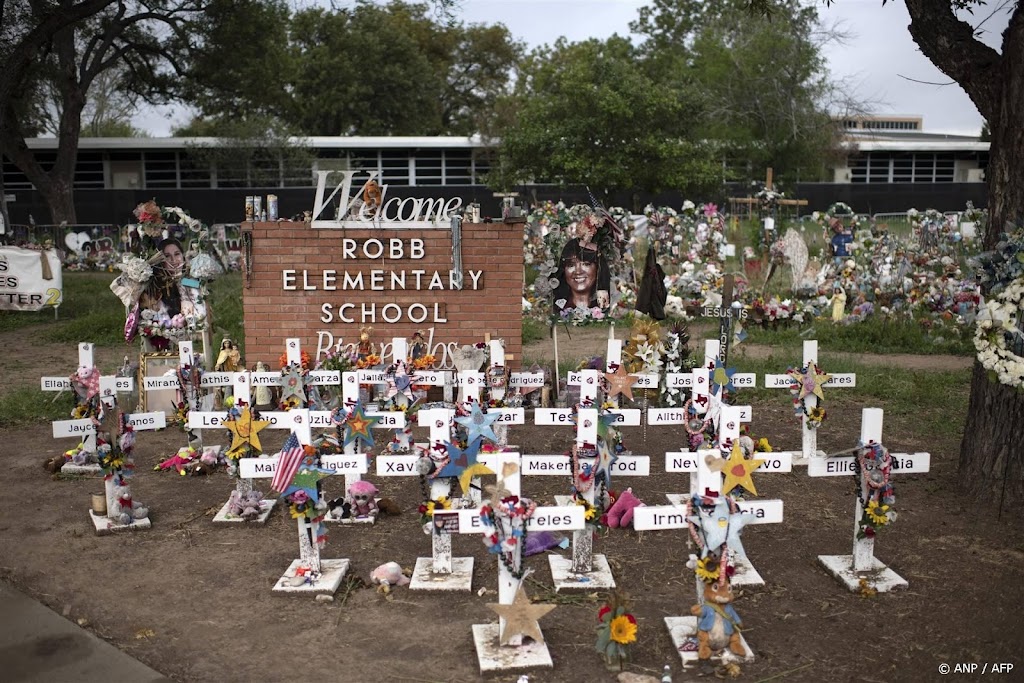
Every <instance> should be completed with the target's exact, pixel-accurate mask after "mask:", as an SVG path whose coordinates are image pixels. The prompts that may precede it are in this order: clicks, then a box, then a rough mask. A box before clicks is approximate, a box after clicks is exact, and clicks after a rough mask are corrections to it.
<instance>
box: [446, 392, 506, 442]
mask: <svg viewBox="0 0 1024 683" xmlns="http://www.w3.org/2000/svg"><path fill="white" fill-rule="evenodd" d="M499 417H500V415H499V414H498V413H485V412H484V411H483V410H481V409H480V404H479V403H477V402H475V401H474V402H473V407H472V408H470V411H469V415H465V416H463V417H457V418H455V421H456V422H458V423H459V424H460V425H462V426H464V427H465V428H466V441H468V442H470V443H472V442H473V441H476V440H477V439H487V440H488V441H490V442H491V443H497V442H498V435H497V434H495V433H494V423H495V422H497V421H498V418H499Z"/></svg>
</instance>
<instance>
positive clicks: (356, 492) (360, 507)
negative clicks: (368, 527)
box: [345, 479, 377, 519]
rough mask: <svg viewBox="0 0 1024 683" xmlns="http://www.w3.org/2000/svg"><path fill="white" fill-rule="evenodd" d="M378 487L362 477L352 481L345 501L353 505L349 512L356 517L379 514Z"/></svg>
mask: <svg viewBox="0 0 1024 683" xmlns="http://www.w3.org/2000/svg"><path fill="white" fill-rule="evenodd" d="M376 495H377V487H376V486H374V485H373V484H371V483H370V482H368V481H366V480H365V479H360V480H359V481H355V482H352V484H350V485H349V487H348V490H347V491H346V493H345V502H346V503H348V504H349V505H350V506H351V509H350V511H349V513H350V514H351V515H352V517H354V518H356V519H360V518H366V517H376V516H377V501H376V499H375V498H374V496H376Z"/></svg>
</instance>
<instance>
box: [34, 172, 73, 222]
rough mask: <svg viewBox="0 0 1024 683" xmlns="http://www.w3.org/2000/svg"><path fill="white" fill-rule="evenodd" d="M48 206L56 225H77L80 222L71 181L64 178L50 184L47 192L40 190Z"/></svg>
mask: <svg viewBox="0 0 1024 683" xmlns="http://www.w3.org/2000/svg"><path fill="white" fill-rule="evenodd" d="M40 194H41V195H42V196H43V199H45V200H46V205H47V206H48V207H50V219H51V220H52V222H53V223H54V224H55V225H59V224H61V223H67V224H68V225H75V224H76V223H77V222H78V218H77V214H76V213H75V195H74V192H73V191H72V189H71V181H70V180H66V179H64V178H60V179H55V180H54V181H53V182H52V183H49V185H48V186H47V190H46V191H42V190H40Z"/></svg>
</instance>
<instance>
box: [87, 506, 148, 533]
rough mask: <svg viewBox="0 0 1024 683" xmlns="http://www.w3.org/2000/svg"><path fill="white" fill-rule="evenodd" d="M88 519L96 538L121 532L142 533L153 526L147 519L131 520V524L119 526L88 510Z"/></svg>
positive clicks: (107, 518)
mask: <svg viewBox="0 0 1024 683" xmlns="http://www.w3.org/2000/svg"><path fill="white" fill-rule="evenodd" d="M89 518H90V519H92V525H93V527H95V529H96V535H97V536H108V535H110V534H115V533H118V532H121V531H142V530H144V529H149V528H152V526H153V524H152V523H151V522H150V521H149V517H143V518H142V519H136V520H133V521H132V523H131V524H119V523H117V522H115V521H114V520H112V519H111V518H109V517H107V516H106V515H97V514H96V513H95V512H93V511H92V510H89Z"/></svg>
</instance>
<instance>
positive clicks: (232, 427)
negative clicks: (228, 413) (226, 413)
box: [224, 406, 270, 455]
mask: <svg viewBox="0 0 1024 683" xmlns="http://www.w3.org/2000/svg"><path fill="white" fill-rule="evenodd" d="M224 426H225V427H226V428H227V430H228V431H229V432H231V447H230V448H228V455H233V454H235V453H241V452H242V450H244V449H245V447H246V446H251V447H252V448H253V449H254V450H257V451H261V452H262V451H263V445H262V444H260V432H261V431H263V430H264V429H266V428H267V427H269V426H270V422H269V421H267V420H254V419H252V411H251V410H250V409H249V407H248V406H246V407H244V408H242V410H241V411H240V412H239V414H238V417H236V418H235V419H234V420H225V421H224Z"/></svg>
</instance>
